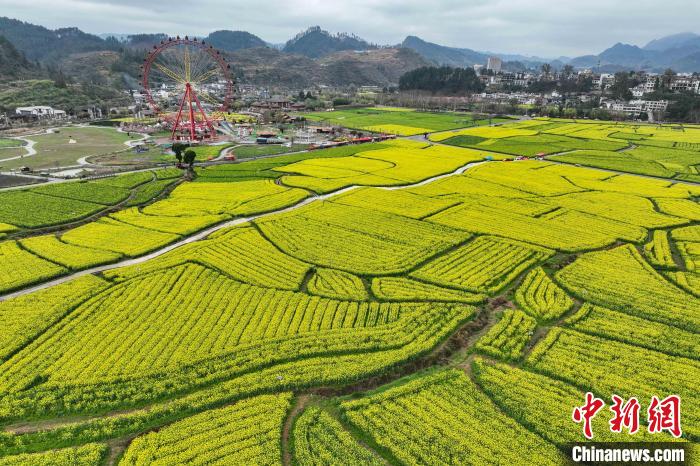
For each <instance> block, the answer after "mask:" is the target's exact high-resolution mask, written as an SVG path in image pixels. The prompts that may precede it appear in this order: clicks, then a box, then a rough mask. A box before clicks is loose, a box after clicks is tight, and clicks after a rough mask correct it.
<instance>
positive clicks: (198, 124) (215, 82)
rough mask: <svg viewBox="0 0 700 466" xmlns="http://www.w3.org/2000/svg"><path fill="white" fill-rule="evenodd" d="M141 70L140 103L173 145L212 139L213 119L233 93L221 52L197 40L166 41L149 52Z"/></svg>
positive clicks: (214, 130)
mask: <svg viewBox="0 0 700 466" xmlns="http://www.w3.org/2000/svg"><path fill="white" fill-rule="evenodd" d="M141 69H142V71H141V80H142V85H143V89H144V95H145V98H146V101H147V102H148V104H149V106H150V107H151V108H152V109H153V111H154V113H155V114H156V115H158V116H159V118H161V119H162V120H163V121H164V122H165V124H166V126H167V127H168V128H169V129H170V131H171V133H170V135H171V139H172V140H173V141H187V142H189V143H195V142H198V141H205V140H211V139H216V129H215V124H218V122H217V121H216V120H217V118H220V117H217V115H224V114H225V112H226V111H228V108H229V105H230V103H231V100H232V99H233V89H234V81H233V77H232V75H231V66H230V65H229V64H227V63H226V61H225V60H224V58H223V56H222V55H221V52H219V51H218V50H216V49H215V48H213V47H212V46H211V45H209V44H207V43H206V42H205V41H203V40H197V39H196V38H192V39H190V38H189V37H187V36H185V37H184V38H180V36H177V37H174V38H173V37H171V38H168V39H167V40H163V41H161V42H160V44H157V45H154V46H153V49H152V50H151V51H150V52H149V53H148V55H147V56H146V58H145V59H144V61H143V65H142V66H141ZM200 99H201V100H200ZM205 109H206V110H205ZM207 110H208V111H207Z"/></svg>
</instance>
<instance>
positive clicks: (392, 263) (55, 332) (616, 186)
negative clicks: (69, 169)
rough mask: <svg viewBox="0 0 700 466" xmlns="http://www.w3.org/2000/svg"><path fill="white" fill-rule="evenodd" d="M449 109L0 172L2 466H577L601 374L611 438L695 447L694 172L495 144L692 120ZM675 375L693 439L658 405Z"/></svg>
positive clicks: (638, 133)
mask: <svg viewBox="0 0 700 466" xmlns="http://www.w3.org/2000/svg"><path fill="white" fill-rule="evenodd" d="M329 113H330V112H329ZM350 113H352V115H354V116H357V117H358V118H360V117H362V118H366V120H364V121H362V122H363V123H367V121H370V120H369V118H379V116H377V115H380V116H381V115H387V116H386V117H384V119H382V120H377V121H383V122H384V123H385V124H386V125H403V126H406V127H413V128H420V127H421V126H418V125H419V124H422V125H428V124H430V122H431V121H432V120H431V119H433V118H437V117H434V116H430V115H426V114H422V113H421V112H408V111H395V110H387V109H376V110H373V111H371V112H369V113H367V112H365V113H363V112H361V111H354V112H350ZM408 113H415V115H412V116H411V117H408V116H406V115H404V114H408ZM352 115H349V114H348V115H347V117H348V118H352ZM335 116H337V117H338V118H341V117H342V115H335ZM440 118H442V120H439V121H442V122H443V123H444V124H445V125H448V123H449V122H445V121H444V118H448V119H449V118H452V119H455V118H457V116H455V115H447V116H445V115H440ZM341 121H342V118H341ZM359 121H361V120H358V123H357V124H360V123H359ZM435 121H438V120H435ZM435 121H434V122H435ZM370 124H373V123H372V122H371V121H370V122H369V123H367V124H366V125H367V126H368V125H370ZM377 124H379V123H377ZM435 124H437V123H435ZM454 124H457V126H454V127H452V126H449V127H444V128H443V127H440V128H436V129H439V130H440V131H441V132H437V133H435V134H434V135H433V136H432V138H433V140H434V141H435V142H436V144H434V145H432V146H431V145H430V144H431V143H430V142H425V141H416V140H412V139H397V140H393V141H387V142H383V143H379V144H372V145H366V146H362V145H360V146H348V147H343V148H339V149H332V150H331V151H330V152H328V153H326V154H324V153H323V151H321V152H318V153H314V152H309V153H304V154H295V155H293V156H281V157H279V158H273V159H266V160H265V161H262V160H260V161H251V162H243V163H239V164H224V165H220V166H217V168H214V167H206V168H200V169H198V170H197V177H196V178H195V181H194V182H188V181H184V180H180V179H179V177H178V178H176V177H177V176H179V172H173V171H171V170H168V171H165V170H164V171H155V172H150V171H149V172H137V173H132V174H129V175H126V176H123V177H116V178H107V179H104V180H100V181H89V182H84V183H64V184H55V185H46V186H42V187H32V188H28V189H22V190H18V191H6V192H1V193H0V199H4V200H5V202H4V203H0V222H2V223H0V234H2V235H7V236H6V237H3V238H0V259H2V260H1V261H0V328H1V329H2V331H0V427H2V429H1V430H0V464H81V465H82V464H86V465H98V464H123V465H129V464H213V463H220V464H271V465H276V464H282V465H296V464H298V465H317V464H353V465H354V464H371V465H373V464H397V465H398V464H430V465H433V464H435V465H442V464H492V463H493V462H494V461H497V462H500V463H511V464H529V463H536V464H565V460H566V458H567V455H568V450H567V445H568V444H570V443H571V442H582V441H585V437H584V435H583V431H582V426H581V424H578V423H576V422H574V421H573V420H572V411H573V409H574V407H577V406H580V405H582V404H583V403H584V401H585V396H586V393H587V392H590V393H592V394H593V395H595V396H596V397H598V398H600V399H602V400H604V402H605V403H606V406H605V409H603V410H601V411H600V413H599V414H598V415H597V416H596V417H595V419H594V420H593V422H592V429H593V434H594V436H593V440H594V441H598V440H600V441H616V442H627V441H635V440H636V441H656V442H659V441H668V440H674V441H679V442H683V443H684V444H687V443H690V444H692V445H693V446H694V445H695V444H696V443H697V442H698V441H700V400H698V394H697V380H698V379H700V352H699V351H700V347H699V344H698V341H699V339H698V335H699V334H700V316H699V314H698V312H697V311H698V309H700V273H699V272H698V271H699V270H700V204H699V203H698V199H699V198H700V185H698V184H695V183H692V182H688V179H689V178H688V177H684V178H685V179H680V177H679V175H678V173H681V171H682V170H685V168H683V167H685V166H683V167H681V165H678V164H676V165H674V167H675V168H671V169H670V170H671V171H673V170H678V171H673V174H671V175H669V177H668V179H663V180H661V179H653V178H650V177H644V176H639V175H636V174H633V173H635V172H636V170H635V169H629V170H625V173H623V172H622V171H619V172H618V171H616V172H615V173H611V172H609V171H603V170H597V169H593V168H589V167H577V166H575V165H573V164H568V163H567V164H564V163H557V162H556V161H557V160H559V158H560V157H559V156H556V157H553V158H551V159H549V160H538V161H526V160H522V161H517V162H509V163H504V162H501V161H498V159H500V158H503V157H502V156H497V155H496V156H492V154H495V153H496V152H489V151H486V149H483V147H488V146H490V145H493V146H497V145H498V144H499V143H501V142H502V143H503V144H504V145H501V146H500V147H501V148H503V147H505V144H510V145H512V144H516V145H517V144H518V143H522V144H523V145H526V143H527V145H528V146H530V145H538V144H543V145H545V146H547V145H548V144H551V145H552V150H551V152H552V153H553V152H557V150H556V149H558V147H555V146H557V144H568V143H569V142H571V141H570V140H576V141H577V143H578V141H579V140H581V141H583V140H585V141H588V142H586V144H588V143H591V144H593V143H592V142H591V141H600V144H601V146H603V145H608V146H606V148H600V147H598V148H596V149H592V148H585V149H584V148H582V149H572V150H597V151H600V150H603V151H615V149H614V148H613V147H618V146H622V147H623V148H627V147H628V146H627V142H626V141H635V144H637V143H639V147H642V146H644V147H654V148H658V147H660V146H658V145H652V143H653V144H660V143H661V142H662V141H663V142H665V143H670V144H673V146H672V147H671V146H669V148H670V149H673V150H678V151H680V150H683V151H692V150H693V149H692V147H694V146H690V145H689V144H692V140H693V137H694V136H693V134H691V133H688V134H685V132H686V131H687V132H690V131H694V130H691V129H687V130H685V131H683V132H681V133H682V134H683V136H682V137H679V138H678V139H676V140H674V139H672V136H673V135H674V134H678V132H677V131H676V130H673V131H671V130H667V129H664V127H659V128H656V127H654V128H646V127H642V126H631V125H621V124H614V123H571V122H562V121H549V120H535V121H529V122H517V123H511V124H509V125H504V126H490V127H489V126H485V127H483V128H482V127H469V128H467V129H464V127H460V125H466V123H465V122H461V123H456V122H454ZM466 126H470V125H466ZM453 128H454V129H455V132H458V133H460V134H457V135H455V134H453V132H452V129H453ZM445 130H449V133H445V132H444V131H445ZM479 131H481V136H477V135H476V134H477V133H478V132H479ZM445 134H451V136H449V137H447V138H444V136H445ZM542 135H547V136H546V137H544V138H543V139H542V140H541V141H539V142H532V144H531V141H529V140H528V138H538V137H540V136H542ZM550 136H551V137H550ZM477 137H481V138H482V140H478V139H476V138H477ZM443 138H444V139H443ZM450 138H455V139H456V138H467V139H462V140H467V141H469V143H470V144H471V145H473V146H479V145H480V144H482V143H483V142H484V141H497V142H493V143H492V144H487V145H484V146H481V148H479V149H469V148H460V147H457V145H452V146H447V145H443V144H437V142H439V141H442V142H449V141H450ZM523 138H525V139H523ZM620 141H622V142H620ZM643 143H646V144H643ZM676 146H678V147H676ZM680 146H682V148H681V147H680ZM532 150H534V149H532ZM633 150H635V149H630V150H625V151H622V152H614V153H615V154H619V155H620V156H623V155H624V154H627V153H628V152H632V151H633ZM494 151H495V149H494ZM544 152H547V151H544ZM574 153H575V152H574ZM490 154H491V155H490ZM640 154H641V152H639V153H636V155H635V153H634V152H632V153H631V155H629V157H642V155H640ZM655 154H657V151H655V150H651V151H646V152H644V157H646V160H648V161H649V160H651V161H652V162H650V163H655V164H657V163H658V164H661V165H663V164H664V163H665V164H666V165H665V166H666V167H671V165H669V163H670V162H669V161H668V159H664V158H663V157H662V156H659V158H657V157H656V155H655ZM676 155H677V154H676ZM624 156H627V155H624ZM486 157H490V158H493V159H494V160H493V161H485V158H486ZM674 160H675V161H676V162H678V161H679V160H681V159H674ZM219 167H220V168H219ZM679 167H680V168H679ZM686 174H687V173H686ZM681 181H683V182H681ZM166 182H167V183H166ZM171 183H173V186H172V187H171V188H172V190H168V191H167V194H164V195H163V196H160V197H157V198H154V196H156V195H157V194H158V193H160V192H161V191H162V190H163V189H164V188H165V186H166V185H170V184H171ZM39 207H41V208H39ZM673 394H677V395H679V396H680V397H681V399H682V405H681V416H682V417H681V426H682V435H680V438H679V439H675V438H673V437H672V435H671V434H670V433H669V432H666V431H664V432H661V433H650V432H649V429H648V424H649V420H648V419H647V418H646V417H645V415H646V407H647V406H648V403H649V401H650V399H651V398H652V397H653V396H657V397H659V398H660V399H663V398H665V397H667V396H669V395H673ZM613 395H619V396H621V397H623V398H625V399H629V398H631V397H636V398H637V399H638V400H639V402H640V403H641V405H642V412H641V416H640V419H639V420H640V430H639V432H638V433H637V434H635V435H630V434H627V433H626V432H623V433H614V432H612V431H611V430H610V428H609V424H608V421H609V419H610V415H611V411H610V409H609V407H610V406H611V404H612V396H613ZM494 459H496V460H494Z"/></svg>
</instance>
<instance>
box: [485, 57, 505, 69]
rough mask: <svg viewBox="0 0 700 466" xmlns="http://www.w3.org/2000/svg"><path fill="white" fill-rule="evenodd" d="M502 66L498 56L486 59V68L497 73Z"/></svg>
mask: <svg viewBox="0 0 700 466" xmlns="http://www.w3.org/2000/svg"><path fill="white" fill-rule="evenodd" d="M502 67H503V61H502V60H501V59H500V58H498V57H489V59H488V60H487V61H486V69H487V70H490V71H493V72H494V73H498V72H500V71H501V68H502Z"/></svg>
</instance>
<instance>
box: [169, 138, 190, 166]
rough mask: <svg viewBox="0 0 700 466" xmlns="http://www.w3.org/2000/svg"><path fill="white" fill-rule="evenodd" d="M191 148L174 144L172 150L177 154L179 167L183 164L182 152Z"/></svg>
mask: <svg viewBox="0 0 700 466" xmlns="http://www.w3.org/2000/svg"><path fill="white" fill-rule="evenodd" d="M187 147H189V146H188V145H187V144H182V143H181V142H176V143H174V144H173V147H172V150H173V152H174V153H175V158H176V159H177V163H178V165H179V164H181V163H182V152H183V151H184V150H185V149H187Z"/></svg>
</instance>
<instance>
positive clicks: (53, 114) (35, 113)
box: [15, 105, 66, 120]
mask: <svg viewBox="0 0 700 466" xmlns="http://www.w3.org/2000/svg"><path fill="white" fill-rule="evenodd" d="M15 115H18V116H21V117H28V118H31V119H36V120H43V119H49V120H54V119H63V118H66V112H65V111H64V110H57V109H55V108H52V107H49V106H46V105H35V106H32V107H17V108H16V109H15Z"/></svg>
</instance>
